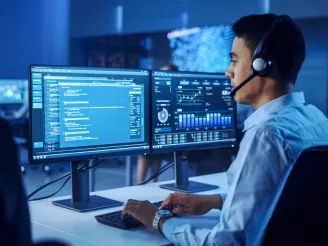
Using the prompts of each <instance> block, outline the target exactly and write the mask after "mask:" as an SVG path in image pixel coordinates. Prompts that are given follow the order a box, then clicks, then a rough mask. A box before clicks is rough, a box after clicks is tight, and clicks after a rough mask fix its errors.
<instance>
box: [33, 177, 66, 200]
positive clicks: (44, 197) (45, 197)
mask: <svg viewBox="0 0 328 246" xmlns="http://www.w3.org/2000/svg"><path fill="white" fill-rule="evenodd" d="M70 179H71V176H69V177H68V178H67V179H66V180H65V182H64V183H63V185H62V186H61V187H60V188H59V189H58V190H57V191H55V192H54V193H52V194H51V195H48V196H43V197H39V198H35V199H32V200H29V202H32V201H38V200H43V199H47V198H50V197H52V196H54V195H56V194H57V193H58V192H59V191H61V189H63V188H64V186H65V185H66V183H67V182H68V180H70Z"/></svg>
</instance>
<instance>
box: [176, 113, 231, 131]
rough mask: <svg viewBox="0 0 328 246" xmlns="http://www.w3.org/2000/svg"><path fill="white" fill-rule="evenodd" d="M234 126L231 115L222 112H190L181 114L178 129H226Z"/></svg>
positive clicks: (178, 118) (178, 117) (178, 119)
mask: <svg viewBox="0 0 328 246" xmlns="http://www.w3.org/2000/svg"><path fill="white" fill-rule="evenodd" d="M230 126H232V115H231V113H220V112H206V113H204V112H202V113H200V112H195V113H192V112H188V113H179V114H178V116H177V128H178V129H199V128H213V129H217V128H225V127H230Z"/></svg>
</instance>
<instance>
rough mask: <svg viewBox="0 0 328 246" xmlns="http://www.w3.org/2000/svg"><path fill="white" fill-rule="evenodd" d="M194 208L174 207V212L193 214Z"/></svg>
mask: <svg viewBox="0 0 328 246" xmlns="http://www.w3.org/2000/svg"><path fill="white" fill-rule="evenodd" d="M193 212H194V208H192V207H185V208H174V209H173V210H172V213H174V214H193Z"/></svg>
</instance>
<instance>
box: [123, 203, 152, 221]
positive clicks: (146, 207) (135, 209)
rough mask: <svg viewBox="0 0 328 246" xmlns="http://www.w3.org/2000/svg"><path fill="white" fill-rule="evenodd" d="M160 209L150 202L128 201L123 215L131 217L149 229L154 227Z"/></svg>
mask: <svg viewBox="0 0 328 246" xmlns="http://www.w3.org/2000/svg"><path fill="white" fill-rule="evenodd" d="M157 211H158V208H157V207H155V206H154V205H153V204H151V203H150V202H149V201H137V200H132V199H130V200H128V202H127V203H126V204H125V207H124V209H123V211H122V215H123V216H126V215H131V216H133V217H134V218H135V219H137V220H139V221H140V222H141V223H142V224H144V225H145V226H147V227H153V220H154V217H155V214H156V212H157Z"/></svg>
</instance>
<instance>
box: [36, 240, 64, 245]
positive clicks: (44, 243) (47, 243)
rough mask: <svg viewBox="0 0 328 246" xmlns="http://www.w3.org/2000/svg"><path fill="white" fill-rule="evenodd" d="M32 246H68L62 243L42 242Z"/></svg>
mask: <svg viewBox="0 0 328 246" xmlns="http://www.w3.org/2000/svg"><path fill="white" fill-rule="evenodd" d="M32 246H69V245H68V244H66V243H62V242H59V241H42V242H37V243H34V244H32Z"/></svg>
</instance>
